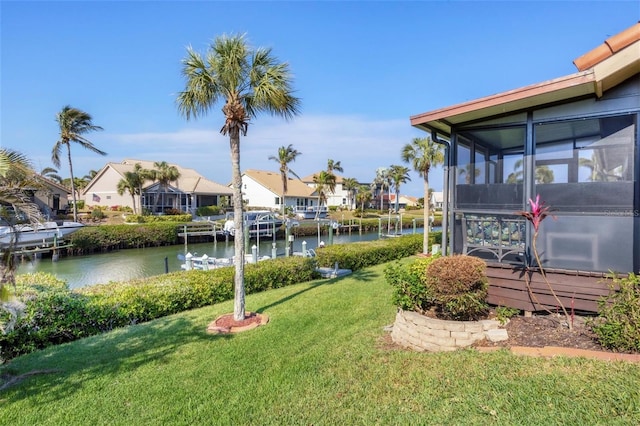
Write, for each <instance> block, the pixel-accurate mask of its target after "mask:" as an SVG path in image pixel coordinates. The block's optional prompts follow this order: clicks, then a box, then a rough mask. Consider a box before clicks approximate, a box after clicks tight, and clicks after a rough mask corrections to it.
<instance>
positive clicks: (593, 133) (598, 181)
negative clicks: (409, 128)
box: [534, 115, 636, 211]
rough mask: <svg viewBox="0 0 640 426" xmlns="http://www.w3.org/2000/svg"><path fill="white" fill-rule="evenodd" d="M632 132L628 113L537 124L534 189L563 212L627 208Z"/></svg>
mask: <svg viewBox="0 0 640 426" xmlns="http://www.w3.org/2000/svg"><path fill="white" fill-rule="evenodd" d="M635 134H636V124H635V116H633V115H624V116H615V117H604V118H591V119H584V120H574V121H562V122H556V123H543V124H539V125H537V126H536V128H535V135H534V138H535V158H536V160H535V165H536V182H535V183H536V192H539V193H540V194H541V196H542V197H543V198H544V199H545V200H547V202H548V204H549V205H553V206H554V207H556V208H558V209H560V210H564V211H601V210H607V211H610V210H616V209H620V208H622V209H629V208H631V207H632V205H633V179H634V156H635V144H636V142H635Z"/></svg>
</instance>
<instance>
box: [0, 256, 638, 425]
mask: <svg viewBox="0 0 640 426" xmlns="http://www.w3.org/2000/svg"><path fill="white" fill-rule="evenodd" d="M383 269H384V266H377V267H374V268H369V269H366V270H363V271H360V272H359V273H355V274H353V275H350V276H348V277H344V278H342V279H338V280H319V281H314V282H311V283H305V284H300V285H295V286H291V287H287V288H282V289H277V290H273V291H269V292H265V293H260V294H255V295H250V296H248V297H247V308H248V309H250V310H257V311H260V312H264V313H266V314H268V315H269V316H270V318H271V321H270V322H269V324H267V325H266V326H264V327H259V328H257V329H255V330H252V331H249V332H245V333H241V334H237V335H233V336H213V335H208V334H206V333H205V328H206V326H207V324H208V323H209V322H211V321H212V320H213V319H214V318H215V317H216V316H217V315H219V314H223V313H227V312H230V311H232V306H233V305H232V302H227V303H222V304H219V305H215V306H210V307H206V308H202V309H197V310H193V311H189V312H186V313H183V314H178V315H173V316H171V317H167V318H163V319H160V320H156V321H152V322H149V323H146V324H141V325H135V326H131V327H128V328H125V329H120V330H116V331H115V332H112V333H109V334H105V335H101V336H94V337H91V338H87V339H83V340H80V341H76V342H73V343H70V344H65V345H60V346H56V347H52V348H49V349H47V350H43V351H39V352H35V353H32V354H29V355H26V356H23V357H19V358H16V359H15V360H13V361H12V362H11V363H10V364H8V365H5V366H2V368H1V369H0V374H3V375H6V374H12V375H19V374H24V373H27V372H30V371H33V370H50V369H53V370H56V372H52V373H48V374H38V375H33V376H29V377H27V378H26V379H25V380H24V381H22V382H20V383H19V384H17V385H15V386H12V387H10V388H9V389H7V390H5V391H2V392H1V393H0V424H3V425H4V424H11V425H34V424H38V425H84V424H92V425H104V424H109V425H131V424H137V425H141V424H145V425H146V424H150V425H155V424H162V425H193V424H216V425H218V424H220V425H231V424H233V425H239V424H256V425H258V424H259V425H270V424H277V425H283V424H286V425H297V424H314V425H337V424H349V425H352V424H362V425H370V424H394V425H404V424H407V425H408V424H416V425H419V424H465V425H487V424H500V425H504V424H527V425H550V424H585V425H588V424H589V425H591V424H607V425H615V424H618V425H627V424H629V425H631V424H634V425H635V424H638V423H640V388H639V387H638V385H637V384H638V383H640V367H639V366H638V365H637V364H631V363H623V362H602V361H596V360H587V359H572V358H555V359H540V358H528V357H516V356H515V355H512V354H510V353H509V352H507V351H499V352H493V353H478V352H475V351H473V350H464V351H458V352H454V353H436V354H433V353H417V352H412V351H407V350H402V349H397V348H391V347H389V346H388V345H387V344H386V343H385V340H384V339H383V336H384V335H385V332H384V331H383V327H384V326H385V325H389V324H392V323H393V320H394V316H395V308H394V307H393V306H392V305H391V304H390V295H391V289H390V288H389V286H388V285H387V284H386V283H385V281H384V276H383Z"/></svg>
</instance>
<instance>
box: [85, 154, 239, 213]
mask: <svg viewBox="0 0 640 426" xmlns="http://www.w3.org/2000/svg"><path fill="white" fill-rule="evenodd" d="M153 163H154V162H153V161H144V160H124V161H122V162H121V163H107V164H106V165H105V166H104V167H103V168H102V169H101V170H100V171H99V172H98V173H97V174H96V175H95V176H94V178H93V179H92V180H91V181H90V182H89V184H88V185H87V187H86V188H85V189H84V191H83V195H84V200H85V205H87V206H108V207H112V206H128V207H131V208H133V199H132V197H131V194H130V193H129V192H128V191H125V192H124V194H122V195H119V194H118V189H117V188H118V182H120V180H121V179H124V177H125V173H126V172H132V171H134V168H135V165H136V164H140V166H141V167H142V168H143V169H147V170H152V169H153V168H154V165H153ZM170 165H171V166H175V167H176V168H177V169H178V171H179V172H180V177H179V178H178V179H177V180H176V181H174V182H170V183H169V185H168V186H167V188H161V185H160V183H158V182H154V181H151V180H147V181H145V182H144V183H143V185H142V194H140V195H137V196H136V197H135V203H136V206H137V207H139V206H140V205H142V208H143V209H145V210H147V211H150V212H152V213H162V212H164V211H165V210H166V209H176V210H180V211H183V212H185V213H191V214H195V211H196V209H197V208H198V207H203V206H221V205H223V204H226V205H229V204H230V202H229V198H230V197H231V195H232V191H231V189H230V188H229V187H227V186H225V185H222V184H219V183H216V182H213V181H211V180H209V179H206V178H205V177H204V176H202V175H201V174H199V173H198V172H196V171H195V170H193V169H187V168H184V167H181V166H179V165H177V164H170Z"/></svg>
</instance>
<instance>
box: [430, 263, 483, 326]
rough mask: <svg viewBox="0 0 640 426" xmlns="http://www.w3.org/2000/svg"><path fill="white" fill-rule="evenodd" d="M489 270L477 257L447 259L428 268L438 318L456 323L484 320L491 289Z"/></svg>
mask: <svg viewBox="0 0 640 426" xmlns="http://www.w3.org/2000/svg"><path fill="white" fill-rule="evenodd" d="M486 269H487V265H486V263H484V261H483V260H482V259H479V258H477V257H474V256H462V255H454V256H445V257H441V258H438V259H436V260H434V261H433V262H432V263H431V264H429V265H428V266H427V268H426V271H425V274H426V278H427V283H428V285H429V286H430V287H431V288H433V291H434V297H435V298H436V300H437V301H438V303H437V304H436V313H437V315H438V316H439V317H442V318H445V319H453V320H476V319H478V318H481V317H483V316H485V315H486V313H487V311H488V305H487V302H486V300H485V299H486V298H487V292H488V289H489V280H488V278H487V274H486Z"/></svg>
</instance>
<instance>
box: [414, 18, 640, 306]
mask: <svg viewBox="0 0 640 426" xmlns="http://www.w3.org/2000/svg"><path fill="white" fill-rule="evenodd" d="M574 64H575V65H576V68H577V69H578V71H577V72H576V73H574V74H570V75H567V76H563V77H559V78H556V79H553V80H549V81H544V82H541V83H537V84H533V85H530V86H526V87H522V88H519V89H515V90H511V91H508V92H504V93H498V94H495V95H491V96H488V97H485V98H481V99H476V100H472V101H469V102H465V103H462V104H458V105H453V106H447V107H444V108H441V109H438V110H435V111H430V112H425V113H422V114H418V115H415V116H413V117H411V124H412V125H413V126H415V127H417V128H418V129H422V130H424V131H425V132H428V133H429V135H431V137H432V139H434V140H440V141H445V142H447V141H448V142H449V143H450V146H451V148H450V150H449V152H450V156H449V158H448V164H447V165H448V170H449V174H448V176H447V182H448V191H447V194H448V203H447V204H448V205H449V206H450V209H449V211H448V215H447V216H448V217H446V218H445V219H444V220H445V221H446V222H448V224H447V226H446V229H445V233H444V234H443V243H444V244H445V245H446V246H447V247H446V248H447V251H448V253H463V254H468V255H473V256H478V257H482V258H484V259H486V260H487V263H488V265H489V266H490V268H489V275H490V277H489V278H490V279H489V284H490V289H489V301H490V302H492V303H495V304H502V305H504V306H511V307H515V308H518V309H523V310H527V311H536V310H543V309H554V308H555V307H556V306H555V304H556V302H555V299H554V298H553V297H551V295H549V294H548V291H547V290H546V288H547V287H546V286H545V285H544V281H542V284H541V278H540V277H539V276H538V275H537V274H532V273H531V272H530V271H531V270H532V269H531V268H532V267H533V268H535V267H536V266H538V265H537V264H536V262H535V259H532V250H533V246H532V245H533V241H532V238H533V235H534V229H533V227H532V225H531V224H530V223H528V222H526V221H525V220H524V218H523V217H522V216H519V215H517V214H515V212H518V211H525V210H526V211H529V209H530V206H529V203H528V200H529V199H530V198H533V199H535V198H536V196H537V195H540V196H541V198H542V200H544V201H545V202H546V205H548V206H550V207H552V208H553V209H554V211H553V215H554V216H555V220H553V219H547V220H546V221H545V222H544V224H543V225H542V226H541V227H540V228H539V232H538V233H535V234H536V235H538V236H539V238H538V239H537V242H538V243H537V248H538V250H539V251H540V253H542V259H541V263H542V264H543V265H544V266H545V267H546V268H549V269H551V270H553V273H552V274H547V276H548V277H549V278H550V279H552V280H555V281H553V282H556V283H557V286H556V291H557V292H558V293H559V297H560V298H561V299H562V300H563V303H564V304H565V306H571V307H572V308H574V309H577V310H589V311H595V310H597V303H596V300H597V299H598V298H599V297H600V296H602V295H605V294H607V289H606V285H605V284H604V283H602V277H603V276H604V275H606V274H607V273H608V271H616V272H620V273H628V272H636V273H638V272H640V154H639V150H640V137H639V134H640V132H639V130H638V122H639V121H640V23H636V24H635V25H634V26H632V27H630V28H628V29H627V30H625V31H623V32H622V33H619V34H616V35H614V36H612V37H610V38H609V39H607V40H606V41H605V43H603V44H601V45H599V46H598V47H596V48H595V49H593V50H592V51H589V52H587V53H586V54H584V55H583V56H581V57H579V58H577V59H576V60H574ZM447 231H448V232H447ZM534 270H535V269H534ZM527 277H528V278H527ZM527 279H528V281H529V284H527V285H526V286H525V281H527Z"/></svg>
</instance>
